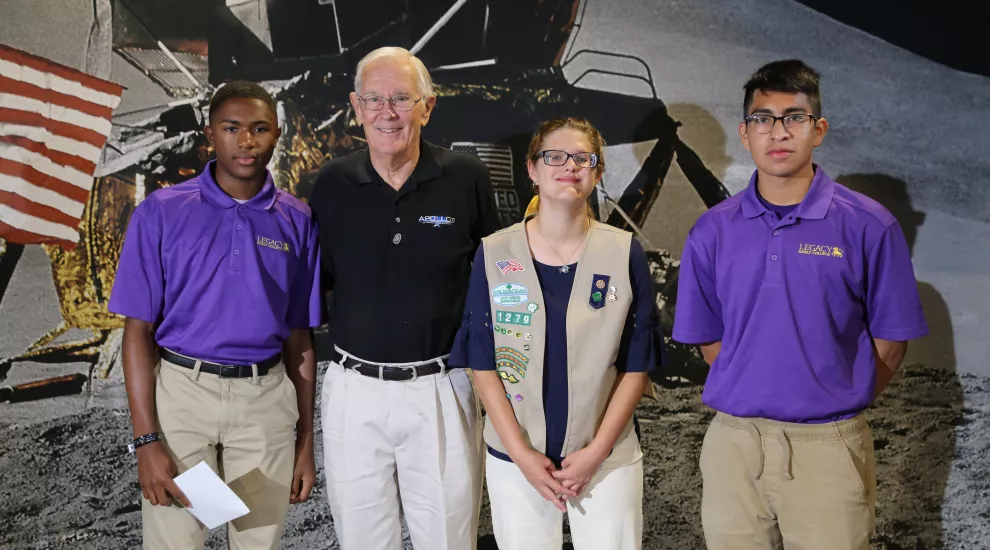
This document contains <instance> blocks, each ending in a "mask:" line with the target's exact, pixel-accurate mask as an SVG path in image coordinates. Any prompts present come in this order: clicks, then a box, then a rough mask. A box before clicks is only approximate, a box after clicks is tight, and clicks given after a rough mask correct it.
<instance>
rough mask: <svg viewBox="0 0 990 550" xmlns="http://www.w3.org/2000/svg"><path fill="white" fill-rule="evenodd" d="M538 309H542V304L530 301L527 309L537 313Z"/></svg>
mask: <svg viewBox="0 0 990 550" xmlns="http://www.w3.org/2000/svg"><path fill="white" fill-rule="evenodd" d="M538 309H540V304H537V303H536V302H530V303H529V304H527V305H526V311H528V312H530V313H536V310H538Z"/></svg>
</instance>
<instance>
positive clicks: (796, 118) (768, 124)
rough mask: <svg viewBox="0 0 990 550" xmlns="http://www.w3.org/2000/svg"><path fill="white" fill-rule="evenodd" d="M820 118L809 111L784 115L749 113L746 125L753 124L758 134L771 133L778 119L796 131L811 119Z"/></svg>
mask: <svg viewBox="0 0 990 550" xmlns="http://www.w3.org/2000/svg"><path fill="white" fill-rule="evenodd" d="M819 118H820V117H816V116H815V115H809V114H807V113H792V114H789V115H784V116H773V115H749V116H748V117H746V118H745V120H746V126H747V127H750V125H752V126H751V127H752V128H753V131H755V132H756V133H757V134H769V133H770V132H772V131H773V127H774V125H776V124H777V121H778V120H779V121H781V122H782V123H783V124H784V129H785V130H787V131H788V132H794V131H797V130H800V129H802V128H803V127H804V124H805V123H806V122H808V121H809V120H818V119H819Z"/></svg>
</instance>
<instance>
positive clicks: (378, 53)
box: [354, 46, 434, 97]
mask: <svg viewBox="0 0 990 550" xmlns="http://www.w3.org/2000/svg"><path fill="white" fill-rule="evenodd" d="M381 59H397V60H400V61H408V62H409V63H410V64H411V65H412V67H413V69H414V70H415V71H416V89H417V91H418V92H419V93H420V94H422V95H423V96H425V97H429V96H432V95H434V93H433V78H432V77H430V71H427V70H426V65H423V62H422V61H420V60H419V58H418V57H416V56H415V55H413V54H412V53H411V52H410V51H409V50H407V49H405V48H400V47H396V46H386V47H384V48H378V49H377V50H374V51H372V52H371V53H369V54H368V55H366V56H364V57H362V58H361V61H358V64H357V71H356V72H355V73H354V91H355V92H357V94H358V95H361V78H362V77H363V76H364V70H365V69H367V68H368V65H371V64H372V63H374V62H375V61H379V60H381Z"/></svg>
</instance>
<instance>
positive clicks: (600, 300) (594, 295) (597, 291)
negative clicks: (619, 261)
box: [588, 273, 610, 309]
mask: <svg viewBox="0 0 990 550" xmlns="http://www.w3.org/2000/svg"><path fill="white" fill-rule="evenodd" d="M609 278H610V277H609V276H608V275H599V274H597V273H596V274H595V276H594V278H593V279H592V281H593V282H592V283H591V299H590V300H588V303H589V304H591V307H593V308H595V309H601V308H603V307H605V299H604V298H605V296H604V295H603V294H602V290H603V289H604V288H605V287H607V286H608V280H609Z"/></svg>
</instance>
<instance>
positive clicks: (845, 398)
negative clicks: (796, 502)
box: [673, 166, 928, 422]
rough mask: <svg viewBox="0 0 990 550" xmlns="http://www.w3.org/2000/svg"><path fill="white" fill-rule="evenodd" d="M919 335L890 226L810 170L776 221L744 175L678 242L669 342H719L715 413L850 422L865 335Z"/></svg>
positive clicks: (863, 375)
mask: <svg viewBox="0 0 990 550" xmlns="http://www.w3.org/2000/svg"><path fill="white" fill-rule="evenodd" d="M785 251H786V253H785ZM795 251H797V253H796V254H795V253H794V252H795ZM927 333H928V327H927V324H926V322H925V318H924V315H923V313H922V310H921V302H920V300H919V297H918V290H917V284H916V282H915V279H914V272H913V269H912V265H911V258H910V254H909V251H908V248H907V242H906V240H905V239H904V235H903V233H902V232H901V228H900V226H899V225H898V224H897V222H896V220H895V219H894V217H893V216H892V215H891V214H890V213H889V212H888V211H887V210H886V209H884V208H883V207H882V206H880V205H879V204H878V203H876V202H875V201H873V200H871V199H869V198H867V197H865V196H863V195H860V194H859V193H855V192H853V191H850V190H849V189H847V188H845V187H843V186H842V185H839V184H837V183H835V182H833V181H832V180H831V179H830V178H829V177H828V175H827V174H825V171H824V170H822V169H821V168H820V167H817V166H816V171H815V177H814V179H813V180H812V183H811V187H810V188H809V190H808V193H807V195H806V196H805V197H804V200H802V201H801V203H800V204H799V205H798V206H797V208H795V209H794V210H793V211H792V212H790V213H788V214H786V215H785V216H784V217H783V218H780V217H778V216H777V215H775V214H773V213H772V212H771V211H770V210H769V209H768V208H767V206H765V205H764V204H763V203H762V202H761V201H760V199H759V196H758V194H757V190H756V174H755V173H754V174H753V177H752V179H751V181H750V184H749V187H748V188H747V189H746V190H745V191H743V192H742V193H739V194H737V195H734V196H732V197H730V198H728V199H726V200H725V201H722V202H721V203H720V204H718V205H716V206H715V207H713V208H712V209H711V210H709V211H708V212H706V213H705V214H703V215H702V216H701V218H699V219H698V221H697V223H696V224H695V226H694V227H693V228H692V229H691V231H690V233H689V235H688V240H687V243H686V244H685V247H684V254H683V256H682V258H681V268H680V272H679V275H678V291H677V313H676V316H675V319H674V332H673V338H674V340H677V341H679V342H683V343H686V344H707V343H711V342H718V341H721V342H722V349H721V351H720V353H719V355H718V357H717V359H716V360H715V362H714V365H712V368H711V370H710V372H709V374H708V379H707V381H706V383H705V389H704V393H703V395H702V399H703V401H704V402H705V403H706V404H707V405H708V406H710V407H712V408H714V409H716V410H719V411H722V412H725V413H728V414H731V415H734V416H741V417H761V418H770V419H773V420H779V421H784V422H827V421H834V420H840V419H844V418H850V417H852V416H855V415H856V414H858V413H859V412H861V411H862V410H864V409H865V408H866V407H868V406H869V405H870V403H871V402H872V400H873V393H874V392H873V390H874V383H875V376H876V365H875V363H874V350H873V341H872V338H882V339H886V340H893V341H905V340H911V339H914V338H918V337H920V336H924V335H925V334H927Z"/></svg>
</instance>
